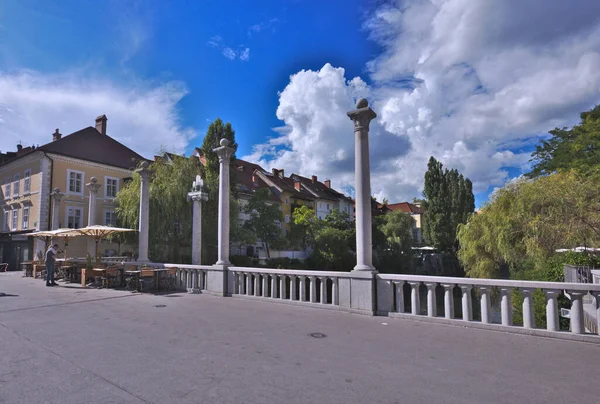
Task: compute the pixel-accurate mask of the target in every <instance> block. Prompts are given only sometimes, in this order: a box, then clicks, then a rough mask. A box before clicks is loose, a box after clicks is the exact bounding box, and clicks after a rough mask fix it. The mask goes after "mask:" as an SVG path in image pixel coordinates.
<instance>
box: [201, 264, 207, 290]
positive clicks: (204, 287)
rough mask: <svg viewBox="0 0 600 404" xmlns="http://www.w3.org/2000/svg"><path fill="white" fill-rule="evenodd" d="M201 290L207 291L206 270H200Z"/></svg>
mask: <svg viewBox="0 0 600 404" xmlns="http://www.w3.org/2000/svg"><path fill="white" fill-rule="evenodd" d="M200 276H201V277H202V278H201V279H200V290H206V271H205V270H204V269H201V270H200Z"/></svg>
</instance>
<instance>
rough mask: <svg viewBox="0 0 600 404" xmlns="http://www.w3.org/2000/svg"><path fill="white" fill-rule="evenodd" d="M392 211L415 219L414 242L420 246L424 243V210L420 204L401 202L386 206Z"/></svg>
mask: <svg viewBox="0 0 600 404" xmlns="http://www.w3.org/2000/svg"><path fill="white" fill-rule="evenodd" d="M385 206H386V208H387V209H389V210H390V211H392V212H394V211H397V210H399V211H401V212H403V213H406V214H407V215H410V217H411V218H412V219H413V241H414V243H415V244H417V245H420V244H422V243H423V229H422V224H423V213H424V211H423V208H422V207H421V204H420V203H410V202H399V203H392V204H387V205H385Z"/></svg>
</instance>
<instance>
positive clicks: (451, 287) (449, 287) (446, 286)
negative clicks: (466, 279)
mask: <svg viewBox="0 0 600 404" xmlns="http://www.w3.org/2000/svg"><path fill="white" fill-rule="evenodd" d="M440 285H442V286H443V287H444V288H446V289H454V288H455V287H456V283H440Z"/></svg>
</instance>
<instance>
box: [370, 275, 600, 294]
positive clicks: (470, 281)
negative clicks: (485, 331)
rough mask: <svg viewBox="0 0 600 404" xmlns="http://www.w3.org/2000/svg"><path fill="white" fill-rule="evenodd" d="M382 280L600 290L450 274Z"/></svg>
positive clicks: (596, 286)
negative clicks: (461, 276) (462, 276)
mask: <svg viewBox="0 0 600 404" xmlns="http://www.w3.org/2000/svg"><path fill="white" fill-rule="evenodd" d="M377 277H378V278H379V279H382V280H389V281H407V282H410V281H414V282H428V283H429V282H430V283H439V284H456V285H470V286H496V287H507V288H515V289H517V288H518V289H552V290H572V291H584V292H588V291H594V292H600V284H593V283H567V282H540V281H516V280H509V279H480V278H456V277H449V276H422V275H404V274H377Z"/></svg>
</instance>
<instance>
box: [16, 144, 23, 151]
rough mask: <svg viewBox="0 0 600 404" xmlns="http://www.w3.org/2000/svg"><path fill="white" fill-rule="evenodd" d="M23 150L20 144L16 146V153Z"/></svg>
mask: <svg viewBox="0 0 600 404" xmlns="http://www.w3.org/2000/svg"><path fill="white" fill-rule="evenodd" d="M21 150H23V145H22V144H21V143H19V144H17V153H18V152H20V151H21Z"/></svg>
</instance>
